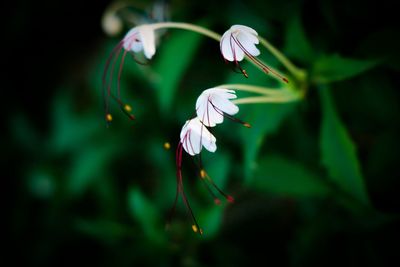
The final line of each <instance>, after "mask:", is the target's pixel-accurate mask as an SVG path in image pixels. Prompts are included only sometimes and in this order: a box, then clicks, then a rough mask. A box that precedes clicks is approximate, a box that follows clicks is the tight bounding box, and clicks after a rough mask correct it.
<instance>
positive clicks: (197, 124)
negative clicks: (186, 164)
mask: <svg viewBox="0 0 400 267" xmlns="http://www.w3.org/2000/svg"><path fill="white" fill-rule="evenodd" d="M180 138H181V143H182V146H183V149H185V151H186V152H187V153H188V154H189V155H191V156H194V155H196V154H200V152H201V149H202V147H203V146H204V148H205V149H207V150H208V151H210V152H215V151H216V150H217V145H216V142H217V139H216V138H215V136H214V135H212V134H211V133H210V132H209V131H208V129H207V127H205V126H204V124H203V123H201V121H200V120H199V118H197V117H196V118H194V119H191V120H188V121H186V123H185V125H184V126H183V127H182V131H181V135H180Z"/></svg>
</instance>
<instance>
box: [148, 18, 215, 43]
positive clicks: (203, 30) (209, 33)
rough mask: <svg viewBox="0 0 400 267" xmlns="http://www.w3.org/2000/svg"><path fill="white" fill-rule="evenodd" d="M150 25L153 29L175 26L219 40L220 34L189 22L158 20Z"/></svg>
mask: <svg viewBox="0 0 400 267" xmlns="http://www.w3.org/2000/svg"><path fill="white" fill-rule="evenodd" d="M151 26H152V27H153V29H155V30H156V29H161V28H176V29H183V30H190V31H194V32H197V33H200V34H203V35H205V36H207V37H210V38H211V39H214V40H216V41H218V42H219V41H220V40H221V35H219V34H218V33H216V32H214V31H211V30H209V29H207V28H204V27H201V26H197V25H193V24H190V23H184V22H158V23H152V24H151Z"/></svg>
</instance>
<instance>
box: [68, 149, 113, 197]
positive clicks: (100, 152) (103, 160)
mask: <svg viewBox="0 0 400 267" xmlns="http://www.w3.org/2000/svg"><path fill="white" fill-rule="evenodd" d="M118 151H119V149H118V148H117V146H115V145H112V144H104V145H102V146H99V145H97V146H93V147H85V148H83V149H81V150H79V151H78V153H77V155H75V157H74V158H73V162H72V166H71V169H70V173H69V175H68V177H69V180H68V184H67V188H68V191H69V192H70V194H72V195H81V194H82V193H84V191H85V190H86V189H87V188H88V187H89V186H90V185H91V184H92V183H93V182H95V181H96V180H98V179H99V178H101V177H104V176H103V173H104V172H105V171H106V169H107V166H108V164H109V163H110V162H111V161H112V159H113V158H114V156H115V154H116V153H117V152H118Z"/></svg>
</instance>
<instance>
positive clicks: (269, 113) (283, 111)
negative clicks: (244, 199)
mask: <svg viewBox="0 0 400 267" xmlns="http://www.w3.org/2000/svg"><path fill="white" fill-rule="evenodd" d="M294 106H295V104H293V103H288V104H265V105H262V104H258V105H252V106H251V107H246V113H245V114H246V121H248V122H249V123H250V124H251V128H250V129H248V128H244V127H243V128H242V130H241V133H242V138H243V144H244V164H245V168H246V182H247V183H249V182H250V178H251V172H252V170H253V169H254V166H255V161H256V158H257V155H258V151H259V150H260V148H261V146H262V144H263V142H264V140H265V136H266V135H268V134H271V133H274V132H276V131H277V129H278V127H279V125H280V124H281V123H282V121H283V120H284V119H285V118H286V116H287V115H288V114H289V113H290V112H291V111H292V110H293V108H294Z"/></svg>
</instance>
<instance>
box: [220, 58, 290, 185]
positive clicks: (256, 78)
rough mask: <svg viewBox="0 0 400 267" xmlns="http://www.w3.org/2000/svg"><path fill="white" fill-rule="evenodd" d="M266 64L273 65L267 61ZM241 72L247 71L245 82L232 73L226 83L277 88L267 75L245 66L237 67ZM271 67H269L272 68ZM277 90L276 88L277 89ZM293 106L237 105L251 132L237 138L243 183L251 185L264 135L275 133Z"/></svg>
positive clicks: (244, 128) (243, 129)
mask: <svg viewBox="0 0 400 267" xmlns="http://www.w3.org/2000/svg"><path fill="white" fill-rule="evenodd" d="M266 56H267V59H266V60H265V61H266V62H271V63H272V62H276V61H275V60H273V59H272V58H271V57H268V55H266ZM241 65H242V67H243V69H246V70H248V71H247V73H248V74H249V78H248V79H246V78H244V77H243V75H240V74H238V73H235V72H233V73H232V74H231V75H230V76H229V78H228V79H227V83H232V84H235V83H248V84H252V85H261V86H270V87H274V86H275V87H277V86H276V84H279V83H277V82H276V81H275V80H274V79H273V78H271V77H270V76H269V75H265V73H263V72H262V71H260V70H258V69H256V68H255V67H254V66H252V64H250V63H249V62H244V63H243V64H241ZM272 66H273V65H272ZM278 86H279V85H278ZM237 95H238V97H243V93H242V92H240V91H238V92H237ZM295 105H296V104H295V103H286V104H284V103H280V104H273V103H271V104H254V105H241V106H240V113H239V114H240V115H238V117H239V118H241V119H242V120H244V121H246V122H248V123H250V124H251V128H246V127H241V128H240V132H239V133H240V135H241V138H242V143H243V149H244V166H245V177H246V183H249V182H250V181H251V173H252V170H253V168H254V166H255V161H256V158H257V156H258V151H259V150H260V148H261V146H262V144H263V142H264V140H265V138H266V136H267V135H269V134H272V133H274V132H276V131H277V129H278V127H279V126H280V124H281V123H282V121H283V120H284V119H285V118H286V116H287V115H288V114H289V113H290V112H291V111H292V110H293V108H294V107H295Z"/></svg>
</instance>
